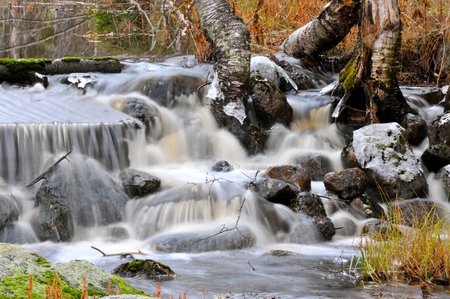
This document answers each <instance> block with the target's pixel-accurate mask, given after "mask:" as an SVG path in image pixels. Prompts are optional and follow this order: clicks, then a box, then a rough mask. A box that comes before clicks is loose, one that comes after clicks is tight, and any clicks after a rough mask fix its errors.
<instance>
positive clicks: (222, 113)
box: [197, 0, 265, 153]
mask: <svg viewBox="0 0 450 299" xmlns="http://www.w3.org/2000/svg"><path fill="white" fill-rule="evenodd" d="M197 7H198V11H199V16H200V22H201V24H202V28H203V30H204V32H205V34H206V37H207V39H208V41H209V42H210V44H211V46H212V50H213V56H214V57H213V58H214V59H215V63H214V70H215V72H216V76H217V77H216V78H215V80H214V81H215V82H217V83H218V89H219V94H218V95H217V97H216V98H215V99H213V100H212V102H211V109H212V113H213V114H214V116H215V118H216V120H217V122H218V123H219V125H220V126H222V127H225V128H227V129H228V130H229V131H230V132H232V133H233V134H234V135H236V136H237V137H238V139H239V140H240V141H241V143H242V144H243V145H244V147H245V148H246V149H247V150H248V151H249V152H250V153H256V152H258V151H261V150H262V149H263V147H264V140H265V136H264V133H262V132H261V130H260V129H259V128H257V127H255V126H253V125H251V124H250V123H249V120H248V118H247V109H246V103H247V99H248V96H249V92H250V88H249V81H250V35H249V32H248V28H247V26H246V25H245V24H244V23H243V21H242V20H241V19H240V18H239V17H237V16H236V15H235V13H234V11H233V9H232V8H231V7H230V5H229V3H228V1H227V0H198V1H197ZM213 88H214V87H213Z"/></svg>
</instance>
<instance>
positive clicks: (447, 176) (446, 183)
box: [437, 164, 450, 196]
mask: <svg viewBox="0 0 450 299" xmlns="http://www.w3.org/2000/svg"><path fill="white" fill-rule="evenodd" d="M437 178H438V179H439V181H440V182H441V184H442V187H443V188H444V189H445V191H446V193H447V196H449V195H450V164H449V165H446V166H444V167H442V169H441V170H440V171H439V172H438V174H437Z"/></svg>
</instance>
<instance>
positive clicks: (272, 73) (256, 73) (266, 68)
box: [250, 56, 297, 89]
mask: <svg viewBox="0 0 450 299" xmlns="http://www.w3.org/2000/svg"><path fill="white" fill-rule="evenodd" d="M250 76H251V77H263V78H265V79H267V80H269V81H270V82H272V83H273V84H274V85H275V86H276V87H277V88H281V87H282V86H287V85H290V87H291V88H290V89H292V88H293V89H297V84H295V83H294V81H293V80H292V79H291V78H290V77H289V75H288V74H287V73H286V71H285V70H284V69H283V68H281V67H280V66H278V65H277V64H276V63H275V62H274V61H272V60H270V59H269V58H267V57H265V56H253V57H252V58H251V61H250Z"/></svg>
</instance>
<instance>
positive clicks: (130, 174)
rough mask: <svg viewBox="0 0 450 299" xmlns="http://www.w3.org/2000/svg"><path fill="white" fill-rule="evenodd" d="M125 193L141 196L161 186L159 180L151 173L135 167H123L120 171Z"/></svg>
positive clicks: (153, 191)
mask: <svg viewBox="0 0 450 299" xmlns="http://www.w3.org/2000/svg"><path fill="white" fill-rule="evenodd" d="M119 178H120V180H121V181H122V186H123V190H124V191H125V193H126V194H127V195H128V196H129V197H131V198H133V197H143V196H146V195H148V194H152V193H155V192H156V191H158V189H159V188H160V187H161V180H160V179H159V178H157V177H155V176H153V175H151V174H148V173H146V172H143V171H139V170H136V169H131V168H128V169H124V170H122V171H121V172H120V174H119Z"/></svg>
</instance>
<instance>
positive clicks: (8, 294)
mask: <svg viewBox="0 0 450 299" xmlns="http://www.w3.org/2000/svg"><path fill="white" fill-rule="evenodd" d="M55 274H56V275H57V276H58V288H59V290H62V298H69V299H75V298H80V297H81V293H82V285H83V280H84V278H86V282H88V286H87V288H88V293H89V295H90V296H94V295H95V296H97V297H102V296H106V295H107V293H108V290H107V285H108V282H109V285H110V288H111V290H120V293H121V294H136V295H146V294H145V293H144V292H142V291H139V290H137V289H136V288H134V287H133V286H131V285H129V284H128V283H127V282H125V281H124V280H123V279H121V278H119V277H117V276H114V275H110V274H108V273H107V272H105V271H103V270H101V269H99V268H97V267H96V266H94V265H93V264H91V263H89V262H86V261H71V262H69V263H60V264H54V265H52V264H51V263H49V262H48V261H47V260H46V259H45V258H43V257H42V256H40V255H38V254H36V253H34V252H32V251H30V250H28V249H24V248H22V247H20V246H17V245H13V244H6V243H0V298H27V296H28V280H29V276H30V275H32V278H33V289H32V292H33V298H46V288H47V284H52V283H53V279H54V276H55Z"/></svg>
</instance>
